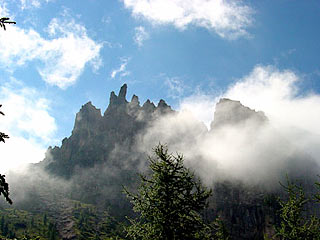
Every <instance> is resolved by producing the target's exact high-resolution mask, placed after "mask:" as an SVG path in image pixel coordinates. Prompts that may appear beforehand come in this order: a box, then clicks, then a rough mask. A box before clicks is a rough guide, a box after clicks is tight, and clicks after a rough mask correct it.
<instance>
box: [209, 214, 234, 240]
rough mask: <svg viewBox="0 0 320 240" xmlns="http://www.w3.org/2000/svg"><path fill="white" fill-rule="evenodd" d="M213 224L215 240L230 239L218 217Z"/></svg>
mask: <svg viewBox="0 0 320 240" xmlns="http://www.w3.org/2000/svg"><path fill="white" fill-rule="evenodd" d="M213 225H214V229H215V234H214V236H215V239H216V240H229V239H230V237H229V232H228V230H227V228H226V226H225V225H224V223H223V221H222V220H221V218H220V217H218V218H217V219H216V220H215V221H214V223H213Z"/></svg>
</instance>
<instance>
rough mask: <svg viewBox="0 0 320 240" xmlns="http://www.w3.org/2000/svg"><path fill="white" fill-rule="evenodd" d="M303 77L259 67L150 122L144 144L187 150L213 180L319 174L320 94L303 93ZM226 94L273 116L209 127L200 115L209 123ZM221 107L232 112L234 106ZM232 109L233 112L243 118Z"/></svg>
mask: <svg viewBox="0 0 320 240" xmlns="http://www.w3.org/2000/svg"><path fill="white" fill-rule="evenodd" d="M301 81H303V78H302V77H301V76H299V75H298V74H297V73H295V72H294V71H291V70H279V69H277V68H275V67H273V66H256V67H255V68H254V69H253V70H252V71H251V72H250V73H249V74H248V75H247V76H244V77H243V78H241V79H238V80H237V81H236V82H235V83H234V84H232V85H230V86H229V88H227V90H226V91H225V92H224V93H222V94H219V95H212V96H210V95H206V94H201V93H196V94H194V95H191V96H189V97H187V98H185V99H183V100H181V103H180V107H179V110H180V112H179V113H178V114H175V115H170V116H163V117H161V118H160V119H159V120H158V121H156V122H155V123H153V124H152V125H150V126H149V128H148V129H147V130H146V131H145V132H144V133H142V134H141V136H140V138H139V141H138V145H139V147H140V148H142V149H143V150H144V151H148V148H150V149H151V148H152V146H154V145H156V144H158V143H159V142H162V143H167V144H168V146H170V148H171V149H172V150H174V151H178V152H181V153H183V154H184V155H185V156H186V161H187V164H189V165H190V166H193V167H194V168H195V170H196V172H197V173H198V174H199V175H201V176H202V177H203V179H204V181H205V182H207V183H210V182H212V181H214V180H219V179H228V180H231V179H237V180H242V181H244V182H246V183H248V184H262V185H268V186H269V187H270V186H271V187H272V186H273V187H274V186H278V184H277V183H278V181H279V180H280V178H282V177H284V176H285V173H286V171H287V169H288V168H291V169H295V171H296V172H297V173H303V174H306V172H304V171H309V173H310V174H315V173H311V171H312V170H315V169H316V163H318V164H320V159H319V155H320V150H319V149H320V148H319V139H320V127H319V124H318V119H320V107H319V106H320V95H319V94H315V93H308V94H302V93H301V89H300V88H299V86H300V84H299V83H300V82H301ZM220 98H230V99H232V100H237V101H240V102H241V103H242V104H243V105H244V106H246V107H249V108H250V109H252V110H255V111H263V112H264V113H265V115H266V117H267V118H268V120H267V121H266V122H265V124H262V122H261V121H260V120H259V121H258V119H257V118H254V117H251V118H249V119H248V120H247V121H244V122H243V123H242V124H238V125H237V124H233V125H225V126H223V125H222V126H221V127H216V128H212V129H211V130H209V131H208V129H207V130H203V127H202V126H201V124H200V122H199V121H198V120H199V119H200V120H201V121H202V122H203V123H205V125H206V126H207V128H209V125H210V122H211V121H212V120H213V121H214V112H215V108H216V104H217V102H218V101H219V99H220ZM220 106H222V107H223V108H225V109H224V111H226V112H228V106H226V105H220ZM246 109H247V108H246ZM224 111H222V112H224ZM248 111H250V110H248ZM190 113H192V115H191V114H190ZM232 114H233V113H232V112H229V115H228V117H229V118H232V117H234V118H238V116H232ZM310 166H311V168H310Z"/></svg>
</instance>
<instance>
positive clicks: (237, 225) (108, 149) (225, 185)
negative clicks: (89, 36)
mask: <svg viewBox="0 0 320 240" xmlns="http://www.w3.org/2000/svg"><path fill="white" fill-rule="evenodd" d="M126 94H127V85H126V84H124V85H123V86H122V87H121V89H120V91H119V93H118V95H116V94H115V93H114V92H111V94H110V99H109V105H108V107H107V109H106V110H105V112H104V113H103V115H102V114H101V110H100V109H97V108H96V107H95V106H93V105H92V103H91V102H88V103H86V104H84V105H83V106H82V108H81V109H80V111H79V112H78V113H77V114H76V118H75V123H74V128H73V130H72V134H71V136H70V137H68V138H65V139H63V140H62V144H61V147H57V146H56V147H49V148H48V150H47V153H46V157H45V159H44V160H43V161H42V162H41V163H39V164H37V166H36V167H37V168H40V169H44V170H45V172H47V173H49V175H50V176H53V177H54V178H55V179H57V178H61V179H63V181H64V182H63V184H62V185H63V187H61V188H65V190H63V191H62V192H63V194H64V196H63V198H62V197H61V199H64V200H63V202H64V205H66V206H67V207H66V209H67V210H68V211H67V213H68V214H67V216H68V217H67V218H66V217H65V216H66V211H64V210H61V209H64V208H63V207H60V208H59V209H60V210H59V211H60V212H61V214H60V213H59V214H60V215H61V216H62V217H65V218H66V219H67V220H68V221H66V223H67V224H69V225H66V226H63V224H61V223H60V224H59V225H58V226H59V227H60V233H61V234H63V233H62V232H63V231H66V229H67V230H68V234H69V235H72V238H70V239H73V238H75V239H76V231H74V230H72V229H71V228H72V226H73V225H74V224H75V220H70V219H72V217H71V216H70V212H72V207H71V205H70V201H78V202H81V203H85V204H92V205H93V206H95V207H96V208H97V209H100V210H101V211H107V212H108V214H110V215H111V216H113V217H115V218H116V219H117V221H123V220H124V219H125V216H132V215H133V212H132V206H131V204H130V203H129V202H128V200H127V199H126V197H125V195H124V194H123V192H122V187H123V186H126V187H128V188H129V189H130V190H132V191H135V189H136V187H137V184H139V183H138V177H137V172H142V171H145V170H146V169H147V168H146V167H145V166H146V164H147V156H146V153H144V152H141V151H138V150H137V148H136V142H137V141H138V140H137V136H139V135H141V134H143V133H144V131H145V130H146V129H147V128H148V127H149V126H151V125H153V124H154V123H155V122H157V121H158V120H159V119H160V118H162V117H163V116H170V115H171V114H177V112H175V111H174V110H172V109H171V107H170V106H169V105H168V104H167V103H166V102H165V101H164V100H160V101H159V103H158V104H157V105H155V104H153V103H152V102H150V100H147V101H146V102H145V103H144V104H142V105H140V102H139V98H138V97H137V96H136V95H133V96H132V98H131V101H127V99H126ZM247 124H250V129H251V130H252V129H253V130H252V131H253V132H254V133H255V132H256V131H257V130H258V129H259V128H260V127H261V126H264V125H267V124H268V119H267V117H266V116H265V114H264V113H263V112H257V111H255V110H253V109H250V108H248V107H245V106H243V105H242V104H241V103H240V102H239V101H233V100H230V99H221V100H220V101H219V103H218V104H217V105H216V110H215V114H214V121H213V122H212V123H211V129H210V130H209V131H207V133H205V134H215V133H216V132H217V131H219V129H223V128H224V127H228V126H240V128H243V127H245V126H246V125H247ZM251 126H253V127H251ZM201 129H202V128H201ZM201 134H202V133H201ZM252 138H253V139H252V141H255V139H254V138H255V135H254V134H253V135H252ZM178 139H179V138H178ZM213 147H214V146H213ZM301 157H305V156H304V155H303V154H302V155H301ZM309 163H310V164H309V165H308V164H307V167H306V165H305V164H304V165H303V166H300V168H298V169H304V171H308V170H309V169H310V168H311V169H312V168H313V169H315V168H316V166H315V165H312V164H313V162H312V160H310V161H309ZM295 169H297V168H295ZM55 185H56V186H55V189H56V188H59V186H60V185H59V184H58V183H57V184H55ZM62 185H61V186H62ZM57 186H58V187H57ZM212 188H213V196H212V197H211V198H210V203H209V208H208V209H207V211H206V212H205V213H204V215H205V216H206V218H207V220H208V221H212V220H213V219H214V218H215V217H216V216H218V215H219V216H221V217H222V219H223V220H224V221H225V223H226V226H227V227H228V229H229V231H230V233H231V236H232V239H262V238H263V235H264V234H265V233H272V231H273V224H274V223H275V222H276V209H275V208H276V206H274V207H270V206H267V205H265V198H266V196H267V193H266V192H265V189H263V188H259V186H253V185H252V186H248V185H246V184H243V183H242V182H239V181H238V182H234V181H220V182H215V183H214V184H213V185H212ZM48 189H49V188H47V189H46V191H48ZM33 190H34V188H33ZM39 195H41V194H39ZM42 196H43V194H42ZM42 198H45V197H42ZM44 201H45V200H44ZM45 202H50V206H52V201H48V200H46V201H45ZM66 203H68V204H66ZM50 209H52V207H51V208H50ZM50 209H49V210H50ZM50 211H51V210H50ZM59 214H58V215H59ZM60 215H59V216H60ZM53 216H55V219H60V218H61V216H60V217H59V216H57V213H55V215H54V214H53ZM71 223H72V224H71ZM58 230H59V229H58ZM70 233H72V234H70ZM64 239H68V237H67V236H65V238H64Z"/></svg>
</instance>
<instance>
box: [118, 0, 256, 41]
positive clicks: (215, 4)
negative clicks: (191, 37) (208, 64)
mask: <svg viewBox="0 0 320 240" xmlns="http://www.w3.org/2000/svg"><path fill="white" fill-rule="evenodd" d="M122 1H123V2H124V5H125V7H126V8H129V9H130V10H131V11H132V14H133V15H134V16H135V17H143V18H144V19H146V20H148V21H151V22H152V23H153V24H172V25H174V26H175V27H176V28H178V29H182V30H183V29H185V28H187V27H188V26H189V25H195V26H199V27H204V28H207V29H209V30H212V31H214V32H216V33H217V34H218V35H219V36H220V37H223V38H237V37H239V36H243V35H247V34H248V33H247V30H246V29H247V27H248V26H250V25H251V24H252V22H253V20H252V14H253V9H252V8H251V7H250V6H248V5H245V4H244V2H243V1H234V0H232V1H225V0H122Z"/></svg>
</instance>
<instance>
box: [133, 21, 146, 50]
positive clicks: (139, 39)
mask: <svg viewBox="0 0 320 240" xmlns="http://www.w3.org/2000/svg"><path fill="white" fill-rule="evenodd" d="M148 38H149V33H147V32H146V30H145V28H144V27H142V26H139V27H136V28H135V35H134V38H133V40H134V42H135V43H136V44H137V45H138V46H139V47H142V45H143V42H144V41H145V40H147V39H148Z"/></svg>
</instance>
